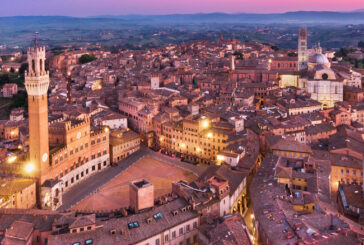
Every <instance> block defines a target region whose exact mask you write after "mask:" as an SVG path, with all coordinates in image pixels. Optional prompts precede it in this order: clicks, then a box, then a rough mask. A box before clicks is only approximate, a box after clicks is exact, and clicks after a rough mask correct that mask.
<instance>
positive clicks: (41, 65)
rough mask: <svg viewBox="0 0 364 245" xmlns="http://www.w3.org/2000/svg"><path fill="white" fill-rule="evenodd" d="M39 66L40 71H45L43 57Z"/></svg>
mask: <svg viewBox="0 0 364 245" xmlns="http://www.w3.org/2000/svg"><path fill="white" fill-rule="evenodd" d="M39 67H40V68H39V71H41V72H42V71H43V60H42V59H40V60H39Z"/></svg>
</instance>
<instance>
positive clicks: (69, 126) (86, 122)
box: [65, 119, 89, 131]
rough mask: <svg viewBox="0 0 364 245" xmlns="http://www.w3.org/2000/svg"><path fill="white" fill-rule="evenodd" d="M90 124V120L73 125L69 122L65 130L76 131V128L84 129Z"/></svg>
mask: <svg viewBox="0 0 364 245" xmlns="http://www.w3.org/2000/svg"><path fill="white" fill-rule="evenodd" d="M87 124H89V120H87V119H86V120H83V121H80V122H78V123H73V124H72V121H67V122H66V123H65V128H66V131H70V130H73V129H76V128H80V127H83V126H85V125H87Z"/></svg>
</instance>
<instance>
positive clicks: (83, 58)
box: [78, 54, 97, 64]
mask: <svg viewBox="0 0 364 245" xmlns="http://www.w3.org/2000/svg"><path fill="white" fill-rule="evenodd" d="M96 59H97V58H96V57H95V55H93V54H84V55H82V56H81V57H80V58H79V59H78V62H79V63H80V64H86V63H89V62H91V61H94V60H96Z"/></svg>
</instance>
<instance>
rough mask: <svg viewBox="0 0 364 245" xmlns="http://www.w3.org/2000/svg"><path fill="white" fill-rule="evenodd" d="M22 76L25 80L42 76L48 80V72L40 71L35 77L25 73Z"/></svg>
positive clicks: (32, 74)
mask: <svg viewBox="0 0 364 245" xmlns="http://www.w3.org/2000/svg"><path fill="white" fill-rule="evenodd" d="M24 76H25V77H26V78H32V77H42V76H44V77H47V78H49V71H40V72H39V76H36V74H34V73H31V72H28V71H26V72H25V74H24Z"/></svg>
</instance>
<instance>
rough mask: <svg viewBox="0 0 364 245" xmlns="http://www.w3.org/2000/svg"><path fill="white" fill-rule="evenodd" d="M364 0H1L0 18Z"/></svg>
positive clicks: (344, 7) (318, 5) (284, 7)
mask: <svg viewBox="0 0 364 245" xmlns="http://www.w3.org/2000/svg"><path fill="white" fill-rule="evenodd" d="M362 8H364V0H1V8H0V16H14V15H68V16H92V15H106V14H110V15H123V14H174V13H211V12H226V13H239V12H249V13H281V12H287V11H298V10H316V11H352V10H356V9H362Z"/></svg>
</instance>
